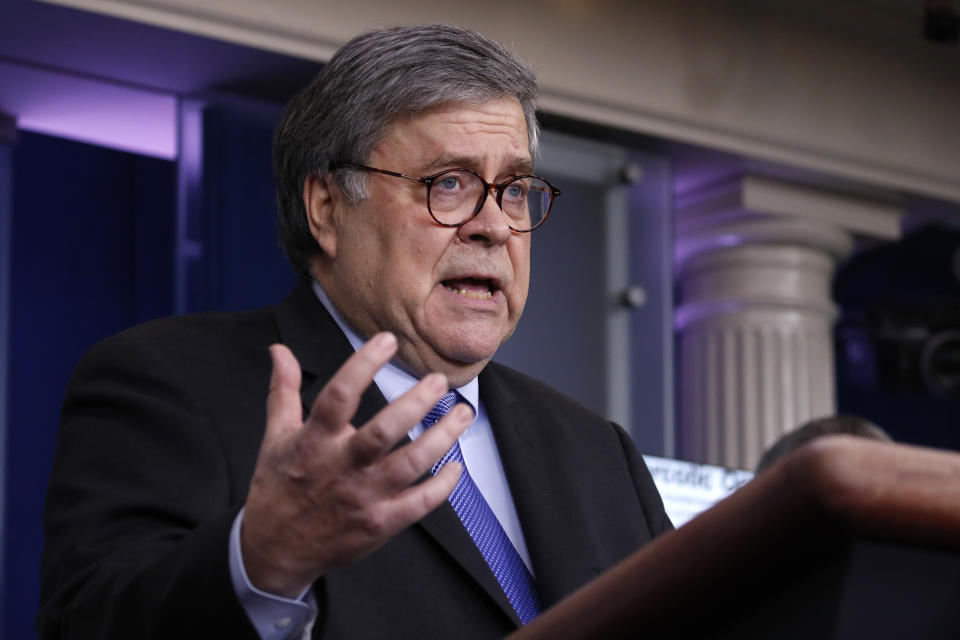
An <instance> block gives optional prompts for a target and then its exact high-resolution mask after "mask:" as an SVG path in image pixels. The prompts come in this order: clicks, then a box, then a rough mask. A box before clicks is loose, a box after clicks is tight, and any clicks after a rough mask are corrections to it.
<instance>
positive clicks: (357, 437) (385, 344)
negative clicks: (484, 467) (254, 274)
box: [240, 333, 472, 597]
mask: <svg viewBox="0 0 960 640" xmlns="http://www.w3.org/2000/svg"><path fill="white" fill-rule="evenodd" d="M396 349H397V341H396V338H395V337H394V336H393V334H390V333H379V334H377V335H375V336H374V337H373V338H371V339H370V340H369V341H368V342H367V344H366V345H364V347H363V348H362V349H360V350H359V351H357V352H356V353H355V354H354V355H353V356H352V357H351V358H350V359H349V360H347V362H346V363H344V365H343V367H341V368H340V370H339V371H338V372H337V373H336V375H334V376H333V377H332V378H331V379H330V381H329V382H328V383H327V385H326V386H325V387H324V388H323V390H322V391H321V392H320V393H319V395H318V396H317V399H316V401H315V402H314V404H313V407H312V409H311V411H310V415H309V416H308V418H307V419H306V421H304V420H302V419H301V416H302V410H301V406H300V366H299V364H298V363H297V360H296V358H295V357H294V355H293V354H292V353H291V352H290V350H289V349H288V348H287V347H285V346H283V345H279V344H277V345H273V346H272V347H270V354H271V357H272V358H273V374H272V377H271V379H270V392H269V395H268V397H267V427H266V432H265V434H264V439H263V444H262V445H261V447H260V454H259V457H258V459H257V465H256V469H255V470H254V474H253V479H252V480H251V483H250V493H249V495H248V497H247V502H246V507H245V509H244V514H243V522H242V523H241V530H240V546H241V552H242V554H243V561H244V566H245V568H246V571H247V576H248V578H249V579H250V581H251V582H252V583H253V585H254V586H255V587H257V588H259V589H262V590H264V591H267V592H269V593H273V594H276V595H282V596H287V597H296V596H298V595H300V593H302V592H303V591H304V590H305V589H306V588H307V587H308V586H309V585H310V584H312V583H313V582H314V581H315V580H316V579H317V578H319V577H320V576H322V575H323V574H324V573H326V572H327V571H328V570H329V569H331V568H333V567H336V566H338V565H342V564H345V563H348V562H352V561H354V560H358V559H360V558H362V557H364V556H365V555H367V554H369V553H371V552H372V551H374V550H375V549H377V548H378V547H380V546H381V545H383V544H384V543H385V542H387V540H389V539H390V538H391V537H392V536H394V535H395V534H397V533H398V532H400V531H401V530H402V529H404V528H406V527H407V526H409V525H411V524H413V523H414V522H416V521H417V520H419V519H420V518H422V517H423V516H425V515H426V514H428V513H429V512H430V511H432V510H433V509H435V508H437V507H438V506H439V505H441V504H442V503H443V501H444V500H446V499H447V496H448V495H449V494H450V492H451V491H452V490H453V488H454V486H456V483H457V480H458V478H459V476H460V471H461V468H460V465H459V464H453V463H451V464H448V465H445V466H444V468H443V469H442V470H441V471H440V472H439V473H437V475H435V476H432V477H430V478H428V479H426V480H424V481H423V482H421V483H417V480H418V479H419V478H421V477H422V476H423V475H424V474H425V473H427V472H428V471H429V469H430V466H431V465H432V464H433V463H434V462H436V461H437V460H438V459H439V458H440V457H441V456H443V454H444V453H446V451H447V450H448V449H449V448H450V447H451V446H452V445H453V443H454V442H455V441H456V440H457V438H459V437H460V434H462V433H463V431H464V430H465V429H466V427H467V425H468V424H469V423H470V420H471V419H472V412H471V411H470V409H469V407H467V406H460V405H458V406H457V407H455V408H454V409H453V410H452V411H451V412H450V413H449V414H447V416H446V417H444V418H443V419H442V420H441V421H440V422H438V423H437V424H436V425H435V426H433V427H431V428H430V429H428V430H427V431H426V432H424V434H423V435H422V436H420V437H419V438H417V440H416V441H415V442H412V443H410V444H407V445H404V446H402V447H399V448H396V449H394V447H395V445H396V443H397V442H398V441H399V440H400V439H401V438H402V437H403V436H404V435H405V434H406V433H407V431H409V430H410V428H411V427H413V426H414V425H415V424H416V423H417V422H419V421H420V420H421V419H422V418H423V416H424V415H425V414H426V413H427V412H428V411H429V410H430V409H431V408H432V407H433V406H434V404H436V402H437V400H439V398H440V397H441V396H442V395H443V394H444V393H446V392H447V380H446V378H445V377H444V376H443V375H441V374H438V373H432V374H430V375H427V376H425V377H424V378H423V379H422V380H420V382H419V383H418V384H417V385H416V386H415V387H414V388H413V389H411V390H410V391H409V392H407V393H406V394H404V395H403V396H402V397H401V398H399V399H398V400H396V401H395V402H393V403H392V404H390V405H389V406H387V407H385V408H384V409H382V410H381V411H380V412H379V413H377V415H375V416H374V417H373V418H372V419H371V420H370V421H369V422H368V423H367V424H365V425H363V426H362V427H359V428H358V427H355V426H354V425H353V424H352V423H351V420H352V418H353V414H354V413H355V412H356V410H357V407H358V405H359V403H360V396H361V394H362V393H363V391H364V390H365V389H366V388H367V387H368V386H369V385H370V384H371V382H372V381H373V376H374V374H375V373H376V372H377V370H378V369H380V367H382V366H383V365H384V364H386V363H387V362H389V360H390V358H392V357H393V355H394V353H395V352H396Z"/></svg>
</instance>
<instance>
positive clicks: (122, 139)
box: [0, 62, 177, 160]
mask: <svg viewBox="0 0 960 640" xmlns="http://www.w3.org/2000/svg"><path fill="white" fill-rule="evenodd" d="M0 112H4V113H7V114H9V115H11V116H13V117H14V118H16V121H17V128H19V129H23V130H26V131H33V132H37V133H44V134H48V135H53V136H59V137H62V138H70V139H72V140H78V141H81V142H87V143H90V144H96V145H100V146H104V147H110V148H113V149H119V150H122V151H129V152H132V153H138V154H141V155H148V156H153V157H157V158H163V159H167V160H173V159H175V158H176V157H177V145H176V130H177V99H176V97H175V96H173V95H170V94H164V93H159V92H151V91H145V90H142V89H134V88H130V87H125V86H122V85H117V84H111V83H108V82H102V81H97V80H91V79H87V78H81V77H77V76H72V75H67V74H63V73H56V72H52V71H47V70H42V69H36V68H30V67H24V66H19V65H13V64H8V63H4V62H0Z"/></svg>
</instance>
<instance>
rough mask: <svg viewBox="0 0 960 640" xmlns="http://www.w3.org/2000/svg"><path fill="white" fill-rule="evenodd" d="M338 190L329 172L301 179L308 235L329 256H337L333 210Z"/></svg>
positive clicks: (338, 195)
mask: <svg viewBox="0 0 960 640" xmlns="http://www.w3.org/2000/svg"><path fill="white" fill-rule="evenodd" d="M339 200H340V190H339V189H338V188H337V186H336V185H335V184H333V176H331V175H330V174H323V175H320V174H316V173H311V174H310V175H308V176H307V179H306V180H304V181H303V206H304V208H305V209H306V211H307V224H309V225H310V235H312V236H313V237H314V238H316V240H317V244H318V245H320V248H321V249H323V252H324V253H325V254H326V255H327V257H329V258H336V257H337V221H336V215H335V211H336V208H337V204H338V202H339Z"/></svg>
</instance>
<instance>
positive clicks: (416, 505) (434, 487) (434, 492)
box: [393, 427, 463, 531]
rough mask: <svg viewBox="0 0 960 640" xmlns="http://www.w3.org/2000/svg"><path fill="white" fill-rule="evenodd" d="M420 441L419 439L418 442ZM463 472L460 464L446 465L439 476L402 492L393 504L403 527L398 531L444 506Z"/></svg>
mask: <svg viewBox="0 0 960 640" xmlns="http://www.w3.org/2000/svg"><path fill="white" fill-rule="evenodd" d="M432 428H433V427H431V429H432ZM419 440H420V439H419V438H417V441H418V442H419ZM462 472H463V466H462V465H461V464H460V463H459V462H455V461H454V462H450V463H449V464H446V465H444V466H443V469H441V470H440V471H438V472H437V475H435V476H433V477H432V478H430V479H428V480H425V481H424V482H421V483H420V484H417V485H413V486H412V487H409V488H407V489H406V490H405V491H402V492H400V494H399V495H397V496H396V498H394V502H393V507H394V509H395V510H396V511H395V512H396V513H397V514H399V518H398V519H399V521H400V524H401V525H402V526H400V527H398V528H397V531H399V530H401V529H403V528H405V527H408V526H410V525H411V524H413V523H414V522H417V521H418V520H420V519H421V518H423V517H424V516H425V515H427V514H428V513H430V512H431V511H433V510H434V509H436V508H437V507H439V506H440V505H441V504H443V503H444V501H446V499H447V498H448V497H449V496H450V492H452V491H453V489H454V487H456V486H457V481H458V480H460V475H461V473H462Z"/></svg>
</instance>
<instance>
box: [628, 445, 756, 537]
mask: <svg viewBox="0 0 960 640" xmlns="http://www.w3.org/2000/svg"><path fill="white" fill-rule="evenodd" d="M643 459H644V460H645V461H646V463H647V467H648V468H649V469H650V474H651V475H653V482H654V484H656V485H657V490H658V491H660V495H661V496H662V497H663V506H664V507H665V508H666V510H667V515H668V516H670V520H672V521H673V524H674V526H676V527H679V526H680V525H682V524H684V523H685V522H687V521H688V520H690V519H691V518H693V517H694V516H695V515H697V514H698V513H700V512H701V511H703V510H705V509H708V508H709V507H711V506H712V505H713V504H714V503H716V502H718V501H720V500H722V499H723V498H726V497H727V496H728V495H730V494H731V493H733V492H734V491H736V490H737V489H739V488H740V487H742V486H743V485H744V484H746V482H747V481H748V480H750V479H751V478H753V473H751V472H750V471H741V470H739V469H725V468H723V467H717V466H714V465H712V464H698V463H696V462H685V461H683V460H672V459H670V458H658V457H656V456H643Z"/></svg>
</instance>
